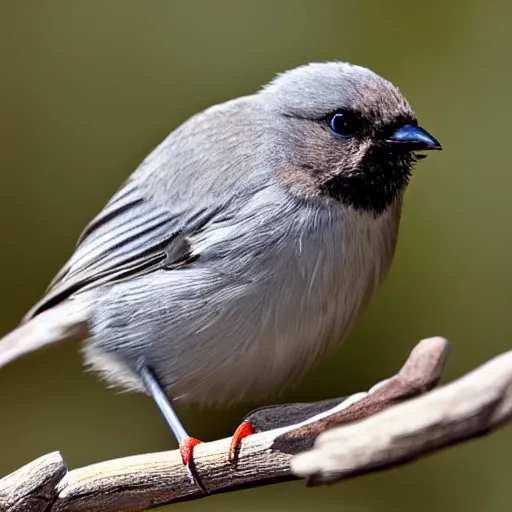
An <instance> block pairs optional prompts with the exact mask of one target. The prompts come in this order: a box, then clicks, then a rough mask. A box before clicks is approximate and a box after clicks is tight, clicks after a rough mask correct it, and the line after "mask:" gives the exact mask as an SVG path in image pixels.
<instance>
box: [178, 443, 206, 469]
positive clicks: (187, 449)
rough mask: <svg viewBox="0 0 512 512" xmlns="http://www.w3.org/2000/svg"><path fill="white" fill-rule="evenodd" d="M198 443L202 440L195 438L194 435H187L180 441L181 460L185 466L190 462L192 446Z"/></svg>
mask: <svg viewBox="0 0 512 512" xmlns="http://www.w3.org/2000/svg"><path fill="white" fill-rule="evenodd" d="M199 443H202V441H199V439H196V438H195V437H187V439H185V440H184V441H182V442H181V443H180V453H181V460H182V461H183V464H184V465H185V466H188V465H189V464H190V461H191V460H192V452H193V451H194V446H196V445H198V444H199Z"/></svg>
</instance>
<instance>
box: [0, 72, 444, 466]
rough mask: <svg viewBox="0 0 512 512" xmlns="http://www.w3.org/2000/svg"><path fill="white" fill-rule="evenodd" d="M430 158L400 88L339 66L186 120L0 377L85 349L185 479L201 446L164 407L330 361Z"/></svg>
mask: <svg viewBox="0 0 512 512" xmlns="http://www.w3.org/2000/svg"><path fill="white" fill-rule="evenodd" d="M431 149H441V146H440V144H439V143H438V142H437V141H436V140H435V139H434V138H433V137H432V136H431V135H430V134H429V133H427V132H426V131H425V130H423V129H422V128H420V127H419V126H418V123H417V121H416V116H415V114H414V112H413V110H412V109H411V107H410V106H409V104H408V102H407V101H406V100H405V98H404V97H403V96H402V94H401V93H400V92H399V90H398V89H397V88H396V87H394V86H393V85H392V84H391V83H390V82H388V81H386V80H384V79H383V78H381V77H380V76H378V75H376V74H375V73H373V72H372V71H370V70H368V69H365V68H363V67H359V66H354V65H350V64H346V63H340V62H331V63H318V64H309V65H307V66H303V67H299V68H297V69H293V70H291V71H288V72H285V73H283V74H281V75H279V76H278V77H277V78H275V79H274V80H273V81H272V82H270V83H269V84H268V85H266V86H265V87H263V89H262V90H260V91H259V92H258V93H257V94H254V95H252V96H246V97H242V98H238V99H235V100H231V101H228V102H226V103H223V104H221V105H216V106H213V107H211V108H209V109H207V110H205V111H204V112H201V113H200V114H197V115H195V116H193V117H192V118H190V119H189V120H188V121H186V122H185V123H183V124H182V125H181V126H180V127H179V128H177V129H176V130H174V131H173V132H172V133H171V134H170V135H169V136H168V137H167V138H166V139H165V140H164V141H163V142H162V143H161V144H160V145H159V146H158V147H157V148H156V149H155V150H154V151H153V152H152V153H151V154H150V155H149V156H148V157H147V158H146V159H145V160H144V161H143V162H142V164H141V165H140V167H139V168H138V169H137V170H136V171H135V172H134V173H133V174H132V176H131V177H130V178H129V179H128V180H127V181H126V183H125V184H124V185H123V186H122V187H121V189H120V190H119V191H118V192H117V193H116V194H115V195H114V196H113V198H112V199H111V200H110V202H109V203H108V204H107V205H106V206H105V208H104V209H103V210H102V211H101V213H100V214H99V215H98V216H97V217H96V218H95V219H94V220H93V221H92V222H91V223H90V224H89V225H88V226H87V228H86V229H85V231H84V232H83V233H82V235H81V237H80V240H79V242H78V246H77V248H76V251H75V253H74V254H73V256H72V257H71V259H70V260H69V261H68V263H67V264H66V265H65V266H64V268H63V269H62V270H61V271H60V272H59V274H58V275H57V276H56V277H55V279H54V280H53V282H52V283H51V285H50V287H49V289H48V291H47V292H46V295H45V296H44V297H43V299H42V300H41V301H40V302H39V303H38V304H37V305H36V306H35V307H34V308H33V309H32V310H31V311H30V312H29V313H28V315H27V316H26V318H25V319H24V322H23V323H22V325H21V326H20V327H18V328H17V329H16V330H15V331H13V332H12V333H10V334H8V335H7V336H6V337H5V338H4V339H3V340H2V341H1V342H0V366H2V365H5V364H6V363H8V362H10V361H11V360H13V359H15V358H17V357H19V356H21V355H22V354H25V353H27V352H30V351H32V350H35V349H37V348H40V347H42V346H45V345H49V344H55V343H57V342H68V341H83V342H84V344H83V351H84V357H85V361H86V363H87V364H88V365H90V366H92V367H93V368H94V369H95V370H98V371H99V372H100V373H101V374H102V375H103V376H104V377H105V378H106V379H107V380H108V381H109V382H111V383H113V384H116V385H121V386H123V387H124V388H127V389H131V390H137V391H145V392H147V393H149V394H150V395H151V396H152V397H153V398H154V399H155V400H156V402H157V404H158V406H159V407H160V409H161V410H162V412H163V414H164V416H165V418H166V419H167V421H168V422H169V424H170V426H171V428H172V430H173V432H174V434H175V436H176V437H177V439H178V441H179V443H180V449H181V453H182V456H183V461H184V463H185V464H187V465H188V464H190V462H191V456H192V450H193V447H194V445H195V444H196V443H197V442H199V441H197V440H196V439H194V438H191V437H190V436H189V435H188V434H187V432H186V431H185V429H184V428H183V426H182V425H181V423H180V422H179V420H178V418H177V416H176V415H175V413H174V411H173V409H172V406H171V404H170V402H169V401H168V398H169V399H170V400H171V401H181V402H189V403H198V404H228V403H233V402H237V401H239V400H242V399H243V398H245V397H251V398H254V397H261V396H264V395H265V394H267V393H268V392H270V391H275V390H280V389H282V388H283V386H284V385H285V384H287V383H290V382H294V381H296V380H297V378H298V377H300V376H301V375H302V374H303V373H304V372H305V371H306V370H307V369H308V368H309V367H310V366H311V364H312V363H313V362H314V361H316V360H317V359H318V358H319V357H320V356H322V355H324V354H327V353H329V352H330V351H331V350H332V349H333V348H334V347H336V346H337V345H338V344H339V343H340V342H341V341H342V340H343V338H345V336H346V335H347V333H348V331H349V330H350V328H351V327H352V326H353V325H354V322H355V321H356V320H357V319H358V317H359V316H360V314H361V312H362V311H363V310H364V309H365V308H366V307H367V306H368V303H369V302H370V299H371V298H372V296H373V294H374V292H375V290H376V289H377V287H378V286H379V284H380V283H381V282H382V281H383V279H384V277H385V275H386V273H387V271H388V269H389V266H390V264H391V260H392V258H393V253H394V250H395V245H396V242H397V234H398V225H399V221H400V213H401V208H402V198H403V194H404V190H405V188H406V185H407V183H408V181H409V178H410V175H411V168H412V166H413V164H414V163H415V162H416V160H417V159H418V158H419V157H420V156H421V155H417V154H416V151H418V150H431ZM250 433H251V426H250V425H248V424H242V426H241V427H240V428H239V429H238V430H237V433H236V434H235V436H234V438H233V444H232V450H231V452H230V456H231V457H232V456H233V454H234V453H235V449H236V447H237V445H238V443H239V442H240V440H241V439H242V438H243V437H244V436H246V435H248V434H250Z"/></svg>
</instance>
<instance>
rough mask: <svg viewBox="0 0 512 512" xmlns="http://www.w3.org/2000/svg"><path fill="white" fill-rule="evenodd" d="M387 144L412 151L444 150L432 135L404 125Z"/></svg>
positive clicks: (409, 125)
mask: <svg viewBox="0 0 512 512" xmlns="http://www.w3.org/2000/svg"><path fill="white" fill-rule="evenodd" d="M386 144H389V145H397V146H398V145H400V146H404V149H405V148H407V149H410V150H411V151H416V150H429V149H437V150H441V149H443V148H442V147H441V144H439V142H438V141H437V140H436V139H434V137H432V135H430V133H428V132H427V131H426V130H424V129H423V128H420V127H419V126H413V125H412V124H404V125H403V126H401V127H400V128H398V129H397V130H396V131H395V132H394V133H393V134H392V135H391V137H389V138H388V139H387V140H386Z"/></svg>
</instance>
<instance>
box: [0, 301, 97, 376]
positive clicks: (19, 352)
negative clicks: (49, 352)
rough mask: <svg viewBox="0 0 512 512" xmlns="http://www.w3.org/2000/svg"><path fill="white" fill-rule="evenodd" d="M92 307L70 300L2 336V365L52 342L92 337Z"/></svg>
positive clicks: (0, 347) (0, 352)
mask: <svg viewBox="0 0 512 512" xmlns="http://www.w3.org/2000/svg"><path fill="white" fill-rule="evenodd" d="M88 313H89V312H88V310H87V309H86V308H84V307H82V306H81V305H80V304H79V301H74V300H71V301H66V302H63V303H62V304H59V305H58V306H55V307H54V308H52V309H49V310H47V311H44V312H42V313H40V314H39V315H37V316H35V317H34V318H32V319H31V320H29V321H28V322H26V323H23V324H21V325H20V326H19V327H17V328H16V329H14V330H13V331H11V332H10V333H8V334H6V335H5V336H4V337H3V338H2V339H0V368H1V367H2V366H5V365H7V364H9V363H10V362H11V361H13V360H14V359H17V358H18V357H21V356H23V355H25V354H28V353H29V352H33V351H34V350H38V349H40V348H42V347H46V346H48V345H55V344H58V343H64V342H68V341H82V340H84V339H86V338H87V337H88V334H89V329H88V321H87V320H88V318H89V315H88Z"/></svg>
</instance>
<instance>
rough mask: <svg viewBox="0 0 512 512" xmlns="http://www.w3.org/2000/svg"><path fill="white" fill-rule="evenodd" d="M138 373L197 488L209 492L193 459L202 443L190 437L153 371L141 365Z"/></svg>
mask: <svg viewBox="0 0 512 512" xmlns="http://www.w3.org/2000/svg"><path fill="white" fill-rule="evenodd" d="M138 371H139V375H140V377H141V379H142V382H143V383H144V386H145V387H146V390H147V391H148V393H149V394H150V395H151V397H152V398H153V400H154V401H155V402H156V404H157V405H158V408H159V409H160V411H161V412H162V414H163V416H164V418H165V420H166V421H167V423H168V425H169V427H171V430H172V433H173V434H174V437H175V438H176V441H178V445H179V448H180V453H181V459H182V460H183V464H184V465H185V466H186V467H187V469H188V470H189V472H190V474H191V476H192V478H193V479H194V482H195V483H196V484H197V486H198V487H199V488H200V489H201V490H202V491H203V492H207V491H206V488H205V487H204V485H203V483H202V482H201V479H200V478H199V475H198V474H197V471H196V468H195V465H194V459H193V451H194V446H196V445H197V444H199V443H201V442H202V441H199V439H196V438H195V437H190V436H189V435H188V433H187V431H186V430H185V428H184V427H183V424H182V423H181V421H180V419H179V418H178V416H177V414H176V412H175V411H174V409H173V407H172V405H171V403H170V402H169V400H168V398H167V396H166V394H165V393H164V391H163V390H162V387H161V386H160V384H159V383H158V381H157V379H156V377H155V375H154V374H153V372H152V371H151V369H150V368H149V367H148V366H146V365H139V368H138Z"/></svg>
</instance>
